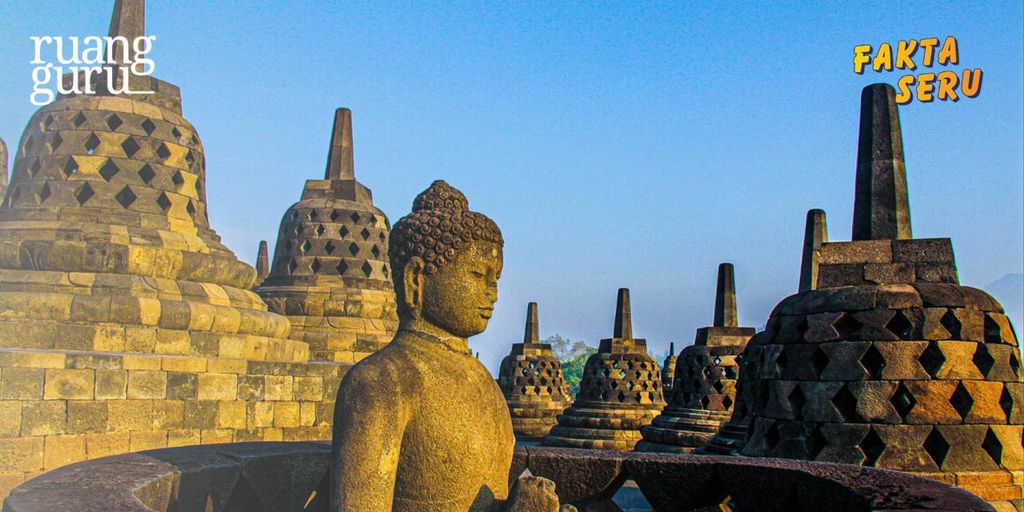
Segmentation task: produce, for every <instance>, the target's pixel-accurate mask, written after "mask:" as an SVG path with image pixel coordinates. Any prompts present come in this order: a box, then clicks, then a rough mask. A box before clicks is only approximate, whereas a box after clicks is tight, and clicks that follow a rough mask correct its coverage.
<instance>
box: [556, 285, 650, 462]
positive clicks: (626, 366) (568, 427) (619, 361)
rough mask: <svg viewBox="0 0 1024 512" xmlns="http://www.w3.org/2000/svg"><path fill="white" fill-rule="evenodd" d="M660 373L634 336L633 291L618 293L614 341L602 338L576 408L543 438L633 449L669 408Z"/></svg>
mask: <svg viewBox="0 0 1024 512" xmlns="http://www.w3.org/2000/svg"><path fill="white" fill-rule="evenodd" d="M660 373H661V369H660V368H659V367H658V363H657V361H655V360H654V358H652V357H651V356H650V355H648V354H647V342H646V341H645V340H643V339H637V338H633V328H632V320H631V316H630V308H629V290H627V289H625V288H623V289H620V290H619V300H618V305H617V307H616V311H615V331H614V337H612V338H609V339H604V340H601V346H600V348H599V350H598V352H597V353H596V354H594V355H592V356H590V358H589V359H587V364H586V367H585V368H584V370H583V380H582V381H581V382H580V391H579V393H578V394H577V395H576V400H575V401H574V402H573V404H572V407H570V408H568V409H567V410H566V411H565V413H564V414H562V415H561V416H559V417H558V425H557V426H555V427H554V428H553V429H551V433H550V434H548V435H547V436H546V437H545V438H544V444H545V445H548V446H567V447H573V448H598V449H606V450H630V449H632V448H633V447H634V446H636V443H638V442H639V441H640V438H641V436H640V427H642V426H644V425H647V424H649V423H650V422H651V421H652V420H653V419H654V417H655V416H657V415H658V413H659V412H660V411H661V409H662V408H663V407H664V406H665V399H664V394H663V391H662V387H661V375H660Z"/></svg>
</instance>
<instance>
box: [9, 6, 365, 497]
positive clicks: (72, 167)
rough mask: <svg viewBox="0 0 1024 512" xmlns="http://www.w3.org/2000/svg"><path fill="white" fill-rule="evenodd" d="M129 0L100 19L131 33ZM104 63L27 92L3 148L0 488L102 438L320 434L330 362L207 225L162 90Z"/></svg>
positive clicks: (96, 451) (110, 444) (174, 101)
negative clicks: (43, 102)
mask: <svg viewBox="0 0 1024 512" xmlns="http://www.w3.org/2000/svg"><path fill="white" fill-rule="evenodd" d="M144 15H145V4H144V2H143V1H142V0H117V1H116V2H115V7H114V13H113V17H112V20H111V24H110V35H111V36H123V37H125V38H127V39H128V40H129V41H131V40H134V39H135V38H137V37H141V36H143V34H144V33H145V31H144V27H145V22H144ZM128 46H129V47H130V46H131V45H128ZM120 47H121V45H115V51H114V52H113V53H114V54H116V55H117V56H118V60H117V61H115V62H114V63H112V68H113V69H115V70H117V69H120V68H121V67H122V66H125V64H126V62H127V61H126V60H125V59H123V55H121V52H119V51H117V48H120ZM128 53H129V54H130V48H129V52H128ZM131 59H132V57H131V56H130V55H129V59H128V60H131ZM115 75H117V76H118V78H116V79H115V78H113V77H110V76H108V75H100V76H99V77H98V78H99V80H98V82H99V90H98V92H97V93H96V94H81V95H66V96H61V97H59V98H57V99H56V100H55V101H54V102H53V103H51V104H49V105H47V106H44V107H41V108H40V109H39V110H38V111H37V112H36V113H35V115H33V117H32V118H31V120H29V122H28V124H27V126H26V128H25V131H24V134H23V135H22V138H21V141H20V142H19V144H18V145H17V147H16V150H15V151H16V155H15V157H16V158H15V163H14V167H13V173H12V176H11V182H10V189H9V194H8V195H7V197H6V200H5V201H4V203H3V205H2V207H0V476H2V478H0V497H2V496H4V495H6V494H7V492H8V491H9V489H10V488H11V487H13V486H14V485H16V484H17V483H18V482H20V481H21V480H23V479H24V478H25V477H26V476H31V475H34V474H37V473H39V472H40V471H44V470H49V469H52V468H55V467H58V466H61V465H64V464H68V463H71V462H76V461H80V460H85V459H92V458H96V457H102V456H106V455H111V454H115V453H122V452H127V451H137V450H145V449H151V448H162V447H166V446H180V445H189V444H199V443H222V442H235V441H263V440H308V439H329V437H330V422H331V418H332V414H333V398H334V391H335V389H337V386H338V382H339V381H340V379H341V375H342V374H343V372H344V368H345V366H343V365H333V364H332V365H327V364H324V365H310V364H309V363H307V361H308V358H309V349H308V346H307V344H306V343H303V342H301V341H295V340H292V339H289V338H288V337H287V335H288V330H289V324H288V320H287V319H286V318H285V317H283V316H280V315H277V314H275V313H272V312H269V311H267V305H266V304H265V303H264V302H263V300H262V299H260V297H259V296H258V295H256V294H255V293H253V292H252V291H250V289H251V287H252V286H253V284H254V282H255V279H256V272H255V270H254V269H253V268H252V267H251V266H249V265H247V264H245V263H243V262H242V261H239V260H238V258H236V257H235V255H234V254H233V253H232V252H231V251H230V250H229V249H228V248H227V247H225V246H224V244H223V243H221V241H220V237H219V236H218V235H217V234H216V233H215V232H214V231H213V229H212V228H211V227H210V225H209V222H208V219H207V213H206V212H207V207H206V187H205V183H206V164H205V157H204V155H203V145H202V143H201V142H200V139H199V136H198V135H197V133H196V130H195V128H194V127H193V126H192V124H191V123H189V122H188V121H187V120H185V119H184V118H183V117H182V116H181V95H180V92H179V89H178V88H177V87H176V86H174V85H172V84H169V83H167V82H164V81H161V80H158V79H156V78H152V77H146V76H142V77H137V76H132V78H130V80H131V83H132V86H131V89H132V90H133V91H144V90H148V91H152V92H153V94H119V95H115V94H113V93H112V92H111V90H112V89H115V88H114V87H110V84H116V83H118V82H117V80H120V74H119V73H115ZM64 79H65V80H66V81H73V80H76V79H78V77H76V76H71V75H68V76H66V77H65V78H64ZM94 82H95V80H94ZM136 82H138V83H136Z"/></svg>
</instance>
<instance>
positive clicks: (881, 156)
mask: <svg viewBox="0 0 1024 512" xmlns="http://www.w3.org/2000/svg"><path fill="white" fill-rule="evenodd" d="M909 238H912V236H911V232H910V199H909V198H908V196H907V167H906V164H905V163H904V161H903V135H902V134H901V132H900V113H899V109H898V108H897V107H896V91H895V90H894V89H893V88H892V86H891V85H888V84H872V85H869V86H867V87H865V88H864V90H863V92H861V96H860V141H859V143H858V145H857V192H856V196H855V197H854V203H853V239H854V240H884V239H900V240H904V239H909Z"/></svg>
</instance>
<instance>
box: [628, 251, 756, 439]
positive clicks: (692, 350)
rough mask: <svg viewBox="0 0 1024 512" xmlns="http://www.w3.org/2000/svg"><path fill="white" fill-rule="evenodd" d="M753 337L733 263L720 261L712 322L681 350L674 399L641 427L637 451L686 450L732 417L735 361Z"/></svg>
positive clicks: (734, 392)
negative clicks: (741, 320)
mask: <svg viewBox="0 0 1024 512" xmlns="http://www.w3.org/2000/svg"><path fill="white" fill-rule="evenodd" d="M753 335H754V328H753V327H738V317H737V314H736V285H735V278H734V273H733V266H732V263H722V264H721V265H719V267H718V289H717V291H716V293H715V319H714V325H713V326H711V327H701V328H700V329H697V336H696V338H695V340H694V342H693V345H690V346H689V347H686V348H685V349H683V351H682V352H681V353H680V354H679V359H678V361H677V362H676V372H675V375H674V380H675V384H674V386H675V392H674V394H673V395H672V399H671V400H670V401H669V404H668V406H667V407H665V410H664V411H662V413H661V414H660V415H659V416H658V417H657V418H655V419H654V421H653V422H652V423H651V424H650V425H647V426H645V427H643V428H641V429H640V432H641V433H642V434H643V436H644V440H643V441H641V442H640V444H638V445H637V447H636V449H637V450H639V451H651V452H674V453H687V452H690V451H692V450H693V449H694V448H698V447H700V446H703V445H704V443H706V442H707V441H708V440H709V439H710V438H711V436H713V435H714V434H715V433H716V432H718V429H719V428H721V426H722V424H723V423H724V422H725V421H727V420H728V419H729V418H730V417H731V416H732V412H733V405H734V404H735V402H736V379H737V377H738V375H739V366H738V363H737V361H736V359H737V357H738V356H739V355H740V353H741V352H743V349H744V348H746V346H747V342H748V341H749V340H750V338H751V336H753Z"/></svg>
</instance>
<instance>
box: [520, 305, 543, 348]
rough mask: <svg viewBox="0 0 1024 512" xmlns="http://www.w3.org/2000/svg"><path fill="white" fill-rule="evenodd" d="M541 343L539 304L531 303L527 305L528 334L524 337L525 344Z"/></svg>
mask: <svg viewBox="0 0 1024 512" xmlns="http://www.w3.org/2000/svg"><path fill="white" fill-rule="evenodd" d="M539 342H540V324H539V322H538V321H537V303H536V302H531V303H529V304H527V305H526V333H525V334H524V335H523V343H539Z"/></svg>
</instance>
